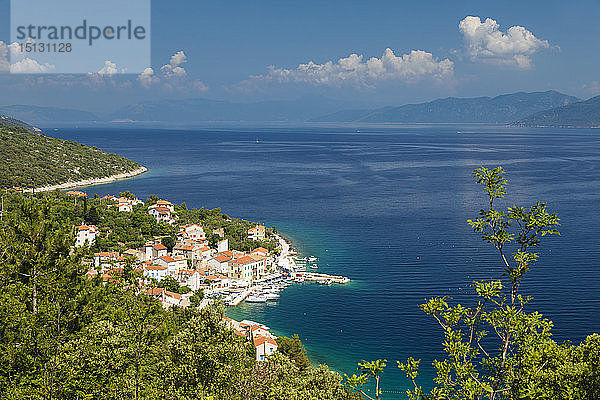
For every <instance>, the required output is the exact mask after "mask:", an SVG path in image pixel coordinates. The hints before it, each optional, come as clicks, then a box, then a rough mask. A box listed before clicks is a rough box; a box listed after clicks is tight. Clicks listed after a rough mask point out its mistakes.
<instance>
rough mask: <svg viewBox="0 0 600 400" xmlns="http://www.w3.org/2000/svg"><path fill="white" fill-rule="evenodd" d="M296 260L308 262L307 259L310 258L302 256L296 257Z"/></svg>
mask: <svg viewBox="0 0 600 400" xmlns="http://www.w3.org/2000/svg"><path fill="white" fill-rule="evenodd" d="M295 260H296V261H300V262H306V261H308V258H306V257H302V258H300V257H296V258H295Z"/></svg>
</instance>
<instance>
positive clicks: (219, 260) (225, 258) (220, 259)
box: [215, 254, 231, 263]
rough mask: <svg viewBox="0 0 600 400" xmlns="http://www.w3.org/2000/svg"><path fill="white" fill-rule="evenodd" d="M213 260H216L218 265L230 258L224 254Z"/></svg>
mask: <svg viewBox="0 0 600 400" xmlns="http://www.w3.org/2000/svg"><path fill="white" fill-rule="evenodd" d="M215 260H217V261H218V262H220V263H223V262H227V261H229V260H231V257H228V256H226V255H225V254H219V255H217V256H216V257H215Z"/></svg>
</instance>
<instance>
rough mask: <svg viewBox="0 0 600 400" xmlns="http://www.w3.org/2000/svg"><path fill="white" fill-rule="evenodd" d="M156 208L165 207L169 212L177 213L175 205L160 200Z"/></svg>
mask: <svg viewBox="0 0 600 400" xmlns="http://www.w3.org/2000/svg"><path fill="white" fill-rule="evenodd" d="M156 206H158V207H165V208H167V209H168V210H169V211H171V212H175V206H174V205H173V203H171V202H169V201H167V200H158V201H157V202H156Z"/></svg>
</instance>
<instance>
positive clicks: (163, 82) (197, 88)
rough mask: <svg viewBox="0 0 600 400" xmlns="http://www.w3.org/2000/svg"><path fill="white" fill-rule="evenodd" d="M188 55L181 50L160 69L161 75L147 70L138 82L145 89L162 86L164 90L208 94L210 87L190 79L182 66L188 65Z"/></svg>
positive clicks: (151, 69)
mask: <svg viewBox="0 0 600 400" xmlns="http://www.w3.org/2000/svg"><path fill="white" fill-rule="evenodd" d="M187 62H188V59H187V56H186V54H185V53H184V52H183V51H182V50H180V51H178V52H176V53H175V54H173V55H172V56H171V59H170V60H169V63H168V64H165V65H163V66H162V67H160V73H155V72H154V69H153V68H146V69H145V70H144V72H142V73H141V74H139V75H138V76H137V81H138V82H139V84H140V85H142V86H143V87H145V88H150V87H152V86H157V85H160V86H161V87H162V88H163V89H167V90H177V91H191V92H206V91H208V87H207V86H206V85H205V84H204V82H202V81H200V80H191V79H189V78H188V74H187V71H186V70H185V69H184V68H183V67H182V66H181V65H182V64H184V63H187Z"/></svg>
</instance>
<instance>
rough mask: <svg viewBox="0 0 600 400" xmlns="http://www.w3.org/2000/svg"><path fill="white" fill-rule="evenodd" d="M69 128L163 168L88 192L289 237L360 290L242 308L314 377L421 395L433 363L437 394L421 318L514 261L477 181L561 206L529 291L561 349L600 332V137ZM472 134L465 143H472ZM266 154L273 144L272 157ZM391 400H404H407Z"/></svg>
mask: <svg viewBox="0 0 600 400" xmlns="http://www.w3.org/2000/svg"><path fill="white" fill-rule="evenodd" d="M360 130H361V131H360V133H356V129H355V128H346V127H342V128H331V127H328V128H314V127H313V128H309V127H301V128H297V129H292V128H264V129H250V128H247V129H240V128H235V129H230V130H228V129H214V130H210V129H206V130H188V131H185V130H141V129H131V130H125V129H119V130H116V129H115V130H107V129H78V130H71V129H60V130H57V131H49V135H51V136H57V137H61V138H66V139H72V140H76V141H78V142H82V143H85V144H88V145H95V146H98V147H100V148H102V149H103V150H105V151H111V152H117V153H119V154H122V155H124V156H126V157H129V158H131V159H134V160H136V161H139V162H140V163H142V164H143V165H145V166H147V167H149V168H150V172H149V173H147V174H144V175H142V176H140V177H137V178H134V179H131V180H128V181H122V182H117V183H113V184H108V185H102V186H95V187H93V188H89V189H88V193H90V194H92V193H98V194H100V195H104V194H106V193H112V194H115V193H117V192H119V191H124V190H131V191H132V192H134V193H136V194H137V195H138V196H141V197H143V198H145V197H146V196H148V195H150V194H152V193H156V194H158V195H160V196H161V197H166V198H168V199H169V200H171V201H174V202H177V203H180V202H185V203H186V204H187V205H188V206H193V207H207V208H215V207H220V208H221V209H223V210H224V211H225V212H226V213H228V214H230V215H234V216H237V217H243V218H248V219H252V220H260V221H261V222H263V223H265V224H267V225H276V226H277V227H278V228H279V230H280V231H282V232H283V233H284V234H286V235H287V236H289V237H290V238H291V239H292V240H293V241H294V243H295V244H296V247H297V248H298V249H299V250H300V251H302V252H303V253H304V254H306V255H315V256H317V257H319V258H320V268H319V271H323V272H327V273H335V274H343V275H347V276H349V277H351V278H352V280H353V281H352V283H351V284H350V285H347V286H335V285H334V286H330V287H323V286H318V285H314V284H302V285H295V286H292V287H290V288H288V289H287V290H286V291H285V292H284V293H283V294H282V296H281V298H280V300H279V301H278V302H277V303H269V304H266V305H265V304H263V305H256V304H255V305H242V306H240V307H238V308H237V309H235V310H231V311H230V315H231V316H233V317H237V318H250V319H253V320H257V321H262V322H264V323H265V324H267V325H269V326H270V327H271V328H272V329H273V330H274V331H275V332H277V333H279V334H284V335H291V334H293V333H298V334H299V335H300V337H301V338H302V340H303V341H304V343H305V345H306V346H307V348H308V350H309V355H310V357H311V359H312V360H313V361H314V362H324V363H327V364H328V365H329V366H330V367H331V368H334V369H336V370H338V371H340V372H343V373H344V372H347V373H351V372H352V371H353V370H354V369H355V368H356V362H357V361H360V360H362V359H367V360H370V359H376V358H387V359H388V361H389V363H388V364H389V365H390V367H389V368H388V370H387V372H386V373H385V376H384V384H383V387H384V391H386V392H390V393H395V392H396V393H397V392H404V390H405V389H406V387H407V385H408V382H407V381H406V380H405V379H404V378H403V376H402V374H401V371H399V370H398V369H397V368H396V367H395V360H405V359H406V358H407V357H409V356H414V357H415V358H421V359H422V360H423V361H422V366H423V370H422V376H421V378H422V382H421V383H422V384H423V385H424V386H425V387H428V386H430V381H431V377H432V373H433V372H432V368H431V366H430V365H431V361H432V360H433V359H434V358H435V357H440V351H441V348H442V347H441V342H442V334H441V331H440V330H439V329H438V328H437V327H436V325H435V324H434V322H433V321H432V320H431V319H429V318H428V317H427V316H425V315H424V314H422V313H421V312H420V311H419V310H418V305H419V304H420V303H421V302H423V300H424V299H425V298H427V297H430V296H435V295H449V296H453V297H455V298H456V299H458V300H460V301H462V302H463V303H465V302H468V301H469V299H468V296H467V297H465V295H470V294H472V291H471V290H470V288H469V284H470V282H471V281H473V280H475V279H483V278H498V277H499V275H500V271H499V269H498V267H497V266H498V257H497V256H496V254H495V253H494V252H493V251H492V249H491V248H489V247H488V246H486V245H485V244H483V243H481V242H480V241H479V239H478V237H477V235H476V234H474V233H473V232H472V231H471V230H470V228H469V227H468V226H467V224H466V219H467V218H471V217H473V216H475V215H476V213H477V211H478V210H479V209H480V208H481V207H484V205H485V198H484V195H483V193H482V192H481V190H480V188H479V187H477V186H476V185H475V184H474V182H473V180H472V178H471V177H470V172H471V171H472V170H473V169H474V168H476V167H477V166H479V165H480V164H484V165H486V166H489V167H494V166H497V165H502V166H503V167H504V168H505V169H506V171H507V177H508V179H509V181H510V186H509V189H510V194H509V198H508V199H507V201H506V202H505V204H506V205H510V204H512V203H513V202H517V203H520V204H523V205H530V204H531V203H533V202H534V201H536V200H543V201H547V202H548V206H549V208H550V210H552V211H555V212H558V213H559V214H560V216H561V219H562V221H561V223H562V226H561V229H560V230H561V233H562V235H561V236H560V237H552V238H549V239H547V240H545V243H544V245H543V247H542V248H541V249H540V250H541V253H542V257H541V259H540V262H539V263H538V264H537V265H536V266H535V268H534V269H533V270H532V271H531V273H530V274H529V275H528V277H527V278H526V280H525V282H524V284H523V286H522V290H523V291H524V292H525V293H528V294H531V295H533V296H535V300H534V302H533V304H532V307H534V308H535V309H538V310H540V311H541V312H542V313H543V314H544V315H545V316H546V317H548V318H550V319H552V320H553V321H554V323H555V328H554V334H555V337H556V338H557V339H559V340H564V339H571V340H572V341H574V342H578V341H581V340H582V339H584V338H585V336H586V335H588V334H590V333H592V332H594V331H595V332H598V331H600V291H599V290H598V288H599V287H600V270H599V267H600V257H599V252H600V234H599V233H598V229H599V228H600V209H599V208H600V139H599V137H600V131H598V130H552V129H529V130H527V129H508V128H503V127H458V128H457V127H440V126H412V127H411V126H406V127H395V128H376V127H370V128H365V127H362V128H361V129H360ZM457 131H460V132H461V133H460V134H458V133H457ZM257 139H258V141H259V142H258V143H257ZM390 393H388V394H387V397H386V398H399V397H401V396H400V395H397V394H390Z"/></svg>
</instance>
